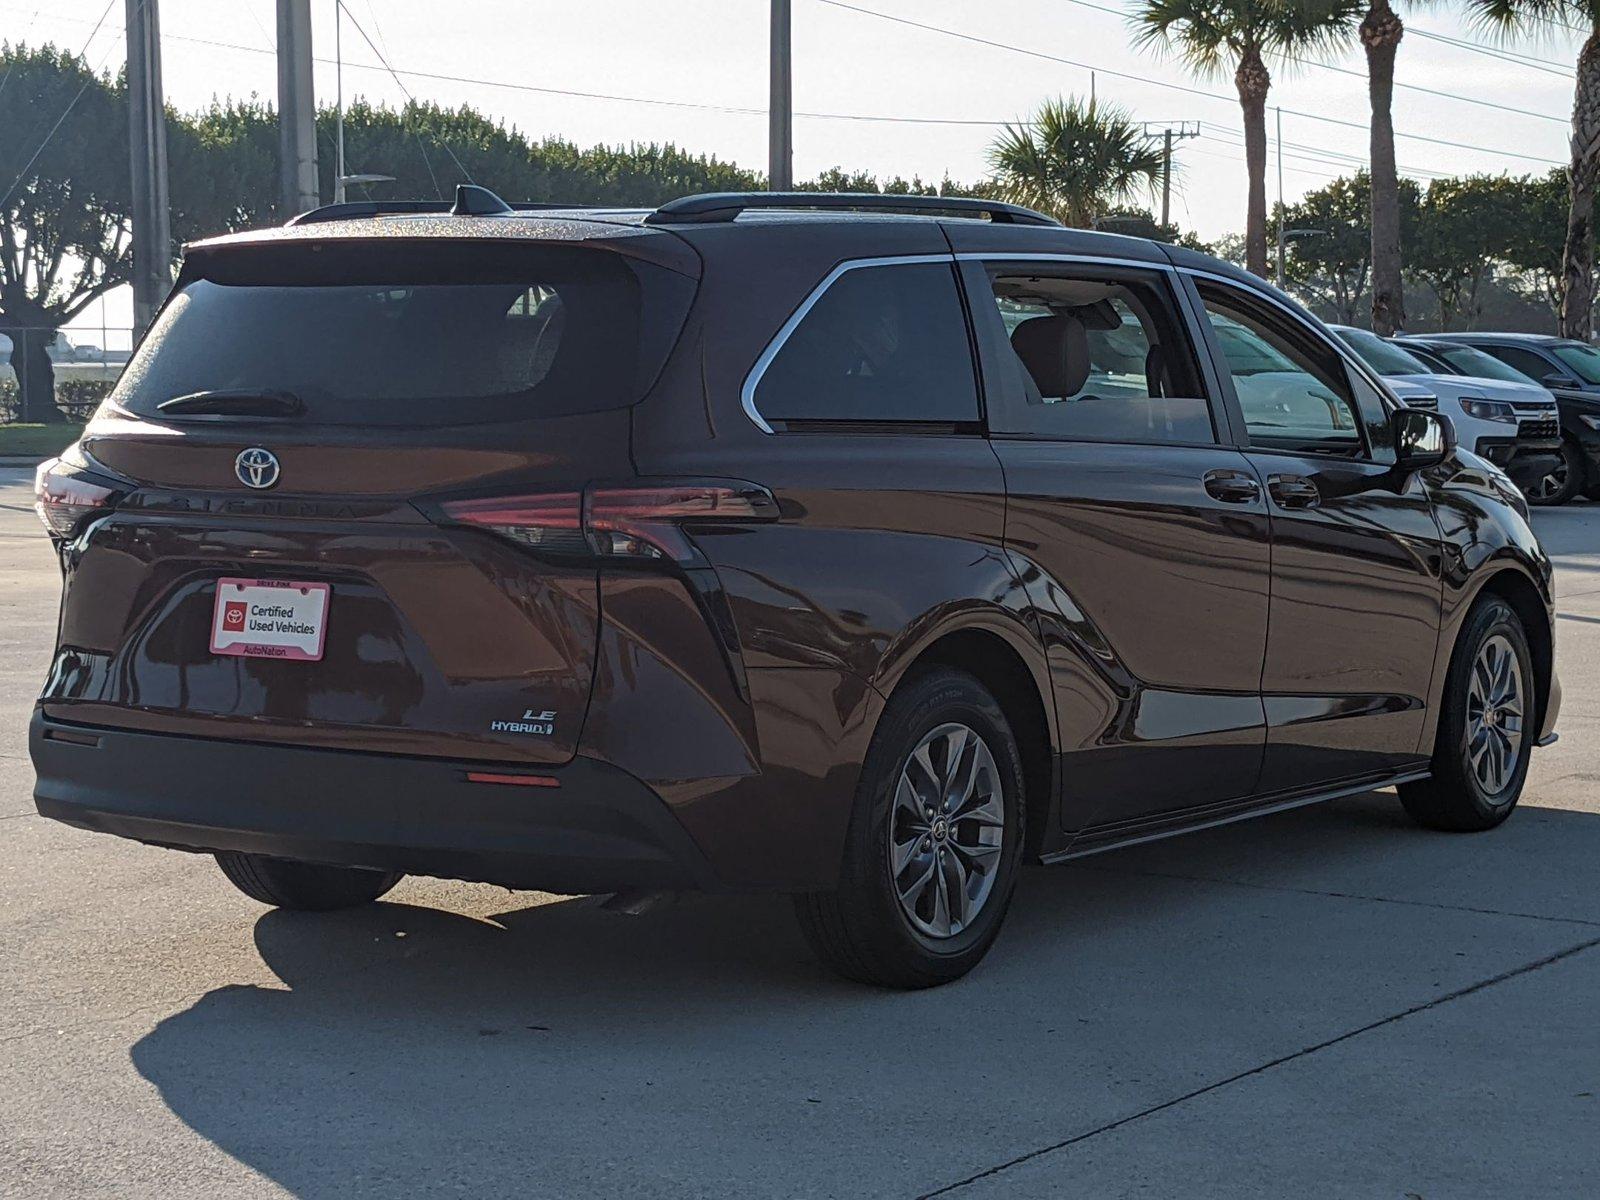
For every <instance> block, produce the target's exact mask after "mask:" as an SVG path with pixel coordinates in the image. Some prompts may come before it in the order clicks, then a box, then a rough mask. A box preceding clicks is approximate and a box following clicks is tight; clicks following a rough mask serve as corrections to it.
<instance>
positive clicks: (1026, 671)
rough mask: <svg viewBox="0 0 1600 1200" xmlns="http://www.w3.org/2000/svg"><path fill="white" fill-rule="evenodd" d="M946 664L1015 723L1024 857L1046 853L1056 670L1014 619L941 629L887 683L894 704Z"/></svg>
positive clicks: (1053, 757) (902, 658) (1052, 800)
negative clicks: (909, 683)
mask: <svg viewBox="0 0 1600 1200" xmlns="http://www.w3.org/2000/svg"><path fill="white" fill-rule="evenodd" d="M934 666H946V667H953V668H955V669H957V670H961V671H965V672H967V673H968V674H970V675H972V676H974V677H975V678H976V679H977V680H978V681H979V682H980V683H982V684H983V686H984V687H985V688H987V689H988V690H989V692H990V693H991V694H992V695H993V696H994V698H995V700H996V701H997V702H998V703H999V705H1000V708H1001V711H1003V712H1004V713H1005V714H1006V719H1007V720H1008V721H1009V722H1010V723H1011V729H1012V732H1013V733H1014V734H1015V735H1016V739H1017V749H1018V751H1019V753H1020V754H1021V755H1022V770H1023V782H1024V787H1025V788H1026V800H1027V808H1026V828H1027V840H1026V843H1025V844H1024V846H1023V853H1024V855H1026V856H1028V857H1030V858H1032V857H1037V855H1038V854H1039V853H1040V852H1041V849H1042V846H1043V842H1044V839H1045V837H1046V835H1047V833H1048V831H1050V830H1052V829H1054V828H1055V825H1054V817H1055V798H1056V797H1055V793H1056V786H1055V785H1056V735H1055V711H1054V705H1053V704H1052V703H1051V700H1050V696H1051V692H1050V686H1049V672H1048V668H1047V666H1046V665H1045V662H1044V656H1043V653H1042V651H1041V650H1040V648H1039V644H1038V642H1037V640H1036V639H1033V638H1032V636H1031V634H1029V633H1028V631H1027V630H1026V629H1025V628H1019V627H1018V626H1017V624H1016V622H1015V619H1014V618H1011V617H1010V616H1009V614H1007V615H1005V616H999V615H998V614H992V615H990V616H989V617H988V619H975V620H969V621H967V622H963V623H958V624H954V625H950V626H945V627H942V628H940V629H939V630H938V631H936V632H933V633H930V634H929V635H927V636H925V637H924V638H922V639H920V640H919V642H918V644H917V646H916V647H915V649H914V650H911V651H909V652H907V653H905V654H904V655H902V656H900V657H899V659H898V661H897V663H896V666H895V669H894V672H893V675H892V678H889V679H884V680H880V681H879V688H880V691H882V693H883V695H884V696H885V698H886V699H887V698H888V697H890V696H892V695H893V694H894V691H895V689H896V688H898V687H899V686H901V685H902V684H903V683H904V682H905V680H907V679H908V678H910V677H912V676H913V675H915V674H917V673H918V672H920V671H922V670H926V669H927V668H929V667H934Z"/></svg>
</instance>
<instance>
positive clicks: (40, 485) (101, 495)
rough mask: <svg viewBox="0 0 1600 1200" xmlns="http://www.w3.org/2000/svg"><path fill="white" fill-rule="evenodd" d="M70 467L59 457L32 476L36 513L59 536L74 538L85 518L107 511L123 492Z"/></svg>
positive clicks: (43, 465)
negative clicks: (74, 533) (73, 535)
mask: <svg viewBox="0 0 1600 1200" xmlns="http://www.w3.org/2000/svg"><path fill="white" fill-rule="evenodd" d="M108 482H109V481H107V482H100V481H97V480H95V479H94V478H92V477H91V476H88V475H85V474H84V473H83V472H81V471H78V470H76V469H75V468H73V467H69V466H67V464H66V463H64V462H62V461H61V460H60V459H59V458H52V459H50V460H49V461H47V462H42V463H40V464H39V469H38V470H37V471H35V472H34V475H33V511H34V512H36V513H38V514H39V520H41V521H43V522H44V527H45V528H46V529H48V530H49V531H50V532H51V533H53V534H54V535H55V536H56V537H61V538H67V537H71V536H72V534H73V532H74V531H75V530H76V529H77V528H78V526H79V525H81V524H82V523H83V521H84V518H85V517H89V516H92V515H93V514H95V513H97V512H104V511H105V510H106V509H108V508H110V507H111V506H112V505H114V504H115V503H116V502H117V500H118V499H119V498H120V497H121V495H122V493H121V492H120V491H119V490H118V489H117V488H115V487H110V486H107V483H108Z"/></svg>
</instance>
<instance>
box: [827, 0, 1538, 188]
mask: <svg viewBox="0 0 1600 1200" xmlns="http://www.w3.org/2000/svg"><path fill="white" fill-rule="evenodd" d="M816 2H817V3H818V4H826V5H829V6H831V7H833V8H842V9H847V10H849V11H850V12H856V13H860V14H862V15H863V16H868V17H876V18H878V19H879V20H883V21H892V22H894V23H895V24H897V25H909V26H911V27H912V28H913V29H921V30H925V31H926V32H929V33H937V34H941V35H943V36H945V37H952V38H957V39H959V40H961V41H964V42H972V43H974V44H976V45H980V46H989V47H992V48H994V49H997V50H1006V51H1009V52H1010V53H1013V54H1024V55H1027V56H1028V57H1030V58H1040V59H1044V60H1045V61H1047V62H1056V63H1061V64H1062V65H1064V66H1068V67H1077V68H1078V69H1079V70H1082V71H1094V72H1097V73H1099V74H1102V75H1110V76H1111V77H1112V78H1114V79H1127V80H1131V81H1132V82H1134V83H1139V84H1147V85H1150V86H1153V87H1162V88H1168V89H1170V90H1172V91H1175V92H1184V93H1186V94H1188V95H1191V96H1204V97H1205V98H1207V99H1208V100H1221V101H1224V102H1226V103H1228V104H1230V105H1236V104H1238V99H1237V97H1234V96H1227V95H1224V94H1223V93H1221V92H1211V91H1207V90H1206V89H1204V88H1197V87H1191V86H1189V85H1187V84H1182V83H1169V82H1167V81H1166V80H1164V79H1152V78H1149V77H1148V76H1143V75H1134V74H1131V73H1129V72H1127V71H1115V70H1112V69H1111V68H1109V67H1102V66H1097V65H1095V64H1093V63H1086V62H1080V61H1078V60H1077V59H1072V58H1063V57H1062V56H1061V55H1059V54H1047V53H1046V52H1044V51H1043V50H1033V49H1030V48H1028V47H1026V46H1016V45H1012V44H1010V43H1008V42H997V41H994V40H993V39H991V38H985V37H979V36H978V35H977V34H972V33H962V32H960V31H959V30H955V29H945V28H942V27H941V26H938V25H928V24H925V23H924V22H922V21H914V20H912V19H911V18H910V17H898V16H894V15H892V14H890V13H884V12H878V11H876V10H875V9H870V8H862V7H861V6H859V5H856V4H847V3H845V0H816ZM1283 111H1284V112H1285V113H1287V114H1288V115H1289V116H1292V117H1302V118H1304V119H1305V120H1308V121H1321V122H1323V123H1324V124H1327V125H1338V126H1341V127H1343V128H1346V129H1359V130H1360V131H1362V132H1363V133H1365V132H1368V126H1367V125H1366V124H1365V123H1364V122H1360V121H1344V120H1340V119H1339V118H1338V117H1325V116H1323V115H1322V114H1320V113H1312V112H1304V111H1302V110H1300V109H1293V108H1285V109H1284V110H1283ZM1394 136H1395V137H1397V138H1405V139H1407V140H1409V141H1414V142H1426V143H1428V144H1430V145H1435V146H1448V147H1450V148H1452V149H1455V150H1471V151H1475V152H1477V153H1479V154H1497V155H1500V156H1502V157H1505V158H1520V159H1524V160H1526V161H1528V162H1536V163H1542V164H1544V165H1546V166H1552V167H1564V166H1566V165H1567V164H1566V162H1565V161H1561V160H1557V159H1553V158H1544V157H1542V156H1540V155H1536V154H1523V153H1522V152H1521V151H1518V150H1499V149H1496V148H1494V147H1492V146H1475V145H1472V144H1470V143H1468V142H1454V141H1450V140H1449V139H1447V138H1435V137H1428V136H1427V135H1425V134H1420V133H1401V132H1400V131H1399V130H1396V131H1395V135H1394Z"/></svg>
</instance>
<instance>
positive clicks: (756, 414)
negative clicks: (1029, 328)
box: [739, 251, 983, 436]
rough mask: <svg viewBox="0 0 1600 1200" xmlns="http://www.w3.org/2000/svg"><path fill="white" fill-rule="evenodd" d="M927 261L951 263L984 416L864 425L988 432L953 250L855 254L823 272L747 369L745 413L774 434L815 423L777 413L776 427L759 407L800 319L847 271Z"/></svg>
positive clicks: (831, 428) (742, 395) (742, 392)
mask: <svg viewBox="0 0 1600 1200" xmlns="http://www.w3.org/2000/svg"><path fill="white" fill-rule="evenodd" d="M927 263H942V264H943V265H945V266H947V267H949V268H950V271H951V276H952V283H953V284H954V286H955V289H956V301H957V303H958V304H959V305H960V306H961V319H962V321H963V323H965V324H966V326H967V350H968V357H969V358H970V359H971V360H972V369H973V386H974V388H975V389H977V394H978V420H977V421H974V422H970V423H969V422H965V421H961V422H950V421H942V422H939V421H935V422H929V421H921V420H916V419H914V418H913V419H910V420H906V421H893V420H884V419H873V420H871V421H864V422H862V423H861V425H860V428H861V429H862V430H863V431H868V427H871V429H870V431H871V432H878V433H881V432H884V427H885V426H889V427H893V428H896V429H900V430H902V431H903V432H905V433H917V432H930V433H947V434H948V433H965V432H967V431H968V426H969V424H970V426H971V431H972V432H982V429H983V394H982V384H981V380H980V379H979V377H978V363H977V355H976V353H975V349H974V347H973V346H972V322H971V318H970V314H969V312H968V308H967V303H966V296H965V292H964V289H963V288H962V285H961V274H960V272H959V271H958V270H957V269H956V256H955V255H954V254H951V253H950V252H948V251H946V252H944V253H942V254H889V255H883V256H881V257H875V258H849V259H846V260H845V261H843V262H841V263H839V264H838V265H837V266H835V267H834V268H833V270H831V271H829V272H828V273H827V274H826V275H824V276H823V277H822V281H821V282H820V283H818V284H817V286H816V287H814V288H812V289H811V291H810V292H808V293H807V294H806V298H805V299H804V300H802V301H800V304H799V306H798V307H796V309H795V310H794V312H792V313H790V314H789V319H788V320H787V321H785V322H784V323H783V324H782V325H780V326H779V327H778V332H777V333H775V334H773V335H772V340H771V341H770V342H768V343H767V346H766V349H764V350H762V351H761V354H760V357H758V358H757V359H756V361H755V364H754V365H753V366H752V367H751V368H750V370H749V372H748V373H747V374H746V375H745V377H744V383H743V384H742V385H741V386H740V388H739V403H740V405H741V406H742V407H743V408H744V415H745V416H746V417H748V418H750V423H751V424H753V425H754V426H755V427H756V428H757V429H759V430H760V431H761V432H762V433H766V434H771V435H773V436H777V435H779V434H783V433H790V432H801V431H803V430H806V429H808V428H810V426H811V424H812V422H811V421H809V420H789V421H785V420H781V419H780V418H777V417H774V418H773V420H776V421H778V422H779V425H781V426H782V428H774V427H773V426H772V425H771V424H770V423H769V422H768V421H767V419H766V417H764V416H762V415H761V410H760V409H759V408H758V407H756V388H757V387H758V386H760V384H761V377H762V376H763V375H765V374H766V373H767V368H768V367H770V366H771V365H772V360H773V359H775V358H777V357H778V353H779V352H780V351H781V350H782V349H783V347H784V344H785V343H786V342H787V341H788V340H789V338H790V336H791V335H792V334H793V333H794V331H795V330H796V329H798V328H799V327H800V323H801V322H802V321H804V320H805V319H806V317H807V316H808V315H809V314H810V312H811V310H812V309H813V308H815V307H816V306H817V302H818V301H820V300H821V299H822V297H823V296H825V295H827V293H828V289H829V288H831V287H832V286H833V285H834V284H835V283H836V282H837V281H838V280H839V278H840V277H841V276H843V275H845V274H847V273H849V272H851V271H859V270H862V269H863V268H867V267H909V266H918V265H922V264H927ZM849 424H850V422H849V421H848V420H842V421H835V420H827V421H821V422H817V425H818V426H819V431H821V432H833V433H837V432H840V427H841V426H848V425H849ZM824 425H825V426H827V427H828V428H827V429H826V430H822V429H820V426H824Z"/></svg>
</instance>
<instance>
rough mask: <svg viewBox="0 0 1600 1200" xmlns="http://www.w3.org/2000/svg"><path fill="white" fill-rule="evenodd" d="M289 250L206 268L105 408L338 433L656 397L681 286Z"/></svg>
mask: <svg viewBox="0 0 1600 1200" xmlns="http://www.w3.org/2000/svg"><path fill="white" fill-rule="evenodd" d="M299 249H300V248H283V247H280V248H279V250H278V252H277V253H276V254H275V255H273V256H270V257H269V256H266V255H262V254H259V253H257V254H254V255H248V254H247V255H234V256H229V255H227V254H226V253H224V254H220V255H218V256H217V257H218V261H217V262H215V263H212V264H210V266H209V268H208V269H207V271H206V273H207V276H208V277H207V278H203V279H195V280H193V281H191V282H189V283H187V284H185V285H184V287H183V288H182V290H181V291H179V292H178V293H177V294H176V295H175V296H174V297H173V298H172V300H171V301H170V302H169V303H168V304H167V306H166V308H165V309H164V310H163V311H162V313H161V316H160V318H159V319H158V320H157V322H156V323H155V325H154V326H153V327H152V328H151V331H150V334H149V336H148V337H147V338H146V339H145V341H144V343H143V344H142V345H141V346H140V348H139V352H138V353H137V354H136V355H135V356H134V358H133V361H132V362H131V363H130V364H129V366H128V368H127V370H126V372H125V373H124V374H123V376H122V379H121V380H120V381H119V383H118V384H117V387H116V389H115V391H114V392H113V393H112V395H111V400H112V402H113V403H116V404H119V405H121V406H122V407H124V408H126V409H128V410H129V411H131V412H134V413H138V414H139V415H141V416H156V415H159V414H158V406H159V405H160V404H162V403H163V402H164V401H169V400H172V399H175V398H177V397H179V396H188V395H193V394H194V393H197V392H244V393H260V392H276V393H288V394H289V395H290V396H292V397H294V398H295V399H297V400H299V401H300V402H302V403H303V405H304V416H303V418H301V419H303V420H304V421H306V422H311V423H322V424H341V425H348V424H360V425H371V424H378V425H442V424H462V423H471V422H479V421H496V420H515V419H519V418H523V417H533V416H561V415H567V414H571V413H579V412H593V411H598V410H601V409H606V408H617V407H620V406H622V405H626V404H630V403H632V402H633V401H635V400H637V399H639V398H640V396H641V395H642V394H643V392H644V390H645V388H647V387H648V386H649V384H650V382H651V381H652V380H653V379H654V377H655V374H656V371H657V370H658V369H659V368H660V366H661V363H662V362H663V360H664V359H665V357H666V354H667V352H668V350H670V348H671V346H672V343H673V341H675V340H676V337H677V333H678V330H679V328H680V327H681V326H682V323H683V317H684V314H685V312H686V310H687V307H688V303H689V299H690V297H691V296H692V293H693V286H694V285H693V281H691V280H689V279H687V278H685V277H684V276H681V275H678V274H676V273H674V272H671V271H668V270H667V269H665V268H663V267H658V266H653V265H651V264H648V263H638V262H634V261H632V260H629V259H626V258H624V257H622V256H621V255H618V254H616V253H613V252H610V251H605V250H594V249H575V248H572V247H564V246H563V247H538V248H532V249H530V248H526V247H517V248H515V249H508V248H507V247H506V246H505V245H504V244H486V245H484V246H482V247H478V246H472V247H463V246H461V245H460V244H459V243H458V244H456V245H455V246H452V247H449V248H448V250H449V253H448V255H445V254H441V253H439V252H437V251H436V250H434V249H433V248H432V247H413V248H411V249H409V250H408V249H403V248H398V247H394V246H392V245H391V246H388V247H384V248H382V250H381V252H379V251H375V250H373V249H372V248H370V247H362V248H352V247H349V246H345V247H334V246H331V245H330V246H328V247H327V248H326V249H327V252H326V253H325V254H321V255H317V256H315V259H314V260H312V259H311V258H310V256H307V255H305V254H304V253H297V251H299ZM234 258H238V259H240V261H238V262H234V261H231V260H232V259H234ZM299 260H304V261H299Z"/></svg>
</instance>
